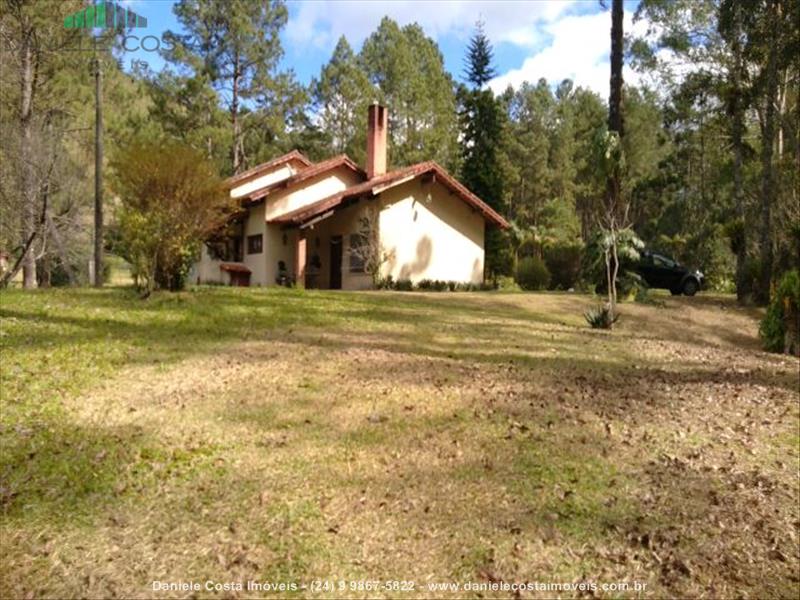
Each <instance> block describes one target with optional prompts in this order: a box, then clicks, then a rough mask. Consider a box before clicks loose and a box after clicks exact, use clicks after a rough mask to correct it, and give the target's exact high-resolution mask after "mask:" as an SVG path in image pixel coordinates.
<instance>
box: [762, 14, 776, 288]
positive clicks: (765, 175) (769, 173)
mask: <svg viewBox="0 0 800 600" xmlns="http://www.w3.org/2000/svg"><path fill="white" fill-rule="evenodd" d="M768 9H769V11H770V21H771V23H772V25H773V28H772V29H773V30H774V28H775V26H777V25H778V18H777V17H778V11H779V5H778V2H777V1H776V0H772V1H771V2H770V3H769V7H768ZM778 38H779V36H778V35H777V32H776V34H775V35H774V36H772V38H771V39H770V42H769V52H768V54H767V65H766V79H765V85H766V89H765V94H764V96H765V99H764V102H765V106H764V129H763V139H762V141H761V231H760V236H759V246H760V251H761V276H760V278H759V286H758V288H759V289H758V290H757V292H758V294H757V297H758V300H759V301H760V302H762V303H767V302H768V301H769V293H770V286H771V284H772V259H773V256H772V205H773V203H774V202H773V200H774V196H775V166H774V164H773V160H772V159H773V153H774V149H773V146H774V144H775V102H776V100H777V94H778Z"/></svg>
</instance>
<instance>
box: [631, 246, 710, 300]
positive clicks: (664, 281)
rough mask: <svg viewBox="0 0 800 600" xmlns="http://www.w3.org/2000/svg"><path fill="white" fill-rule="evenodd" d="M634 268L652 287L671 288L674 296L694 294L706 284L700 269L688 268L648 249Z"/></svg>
mask: <svg viewBox="0 0 800 600" xmlns="http://www.w3.org/2000/svg"><path fill="white" fill-rule="evenodd" d="M634 270H635V271H636V272H637V273H639V275H641V276H642V279H644V280H645V282H647V285H649V286H650V287H651V288H661V289H665V290H669V291H670V292H672V294H673V295H674V296H677V295H678V294H686V295H687V296H694V295H695V294H696V293H697V292H698V290H702V289H703V285H704V284H705V277H704V276H703V274H702V273H701V272H700V271H697V270H694V271H693V270H690V269H687V268H686V267H684V266H682V265H681V264H679V263H678V262H676V261H674V260H672V259H671V258H667V257H666V256H663V255H661V254H655V253H653V252H648V251H645V252H642V255H641V259H640V260H639V262H638V263H637V264H636V266H635V267H634Z"/></svg>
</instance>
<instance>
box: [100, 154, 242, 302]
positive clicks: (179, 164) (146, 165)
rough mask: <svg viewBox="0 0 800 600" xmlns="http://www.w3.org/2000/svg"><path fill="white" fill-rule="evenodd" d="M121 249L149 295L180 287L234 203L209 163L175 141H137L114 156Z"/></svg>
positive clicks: (141, 287) (137, 280)
mask: <svg viewBox="0 0 800 600" xmlns="http://www.w3.org/2000/svg"><path fill="white" fill-rule="evenodd" d="M111 166H112V168H113V170H114V175H115V178H114V182H113V183H114V190H115V192H116V193H117V194H118V195H119V197H120V200H121V203H122V205H121V208H120V211H119V213H118V224H119V250H120V251H121V254H122V256H123V258H125V259H126V260H127V261H128V262H129V263H130V265H131V271H132V274H133V276H134V279H135V281H136V284H137V286H138V287H139V288H140V290H141V291H142V292H144V294H145V295H149V294H150V292H152V291H153V290H154V289H156V288H165V289H169V290H179V289H181V288H183V287H184V285H185V281H186V275H187V274H188V272H189V269H190V268H191V265H192V262H193V261H194V260H195V257H196V256H197V254H198V253H199V250H200V244H201V243H202V241H203V240H204V239H205V238H206V237H207V236H208V235H210V234H211V233H212V232H213V231H215V230H216V229H217V228H219V227H220V226H221V225H222V224H224V222H225V221H226V218H227V215H228V214H229V213H230V211H232V210H233V209H234V205H233V201H232V200H231V199H230V198H229V196H228V194H226V193H225V191H224V190H223V187H222V182H221V180H220V178H219V176H218V174H217V172H216V169H215V168H214V166H213V165H211V163H209V162H208V161H207V160H206V159H205V157H204V155H203V154H202V153H200V152H198V151H197V150H195V149H193V148H190V147H188V146H185V145H183V144H180V143H178V142H174V141H157V140H156V141H151V140H148V141H144V142H134V143H131V144H129V145H127V146H125V147H124V149H122V150H121V151H120V152H119V153H118V154H117V155H116V156H114V158H113V160H112V161H111Z"/></svg>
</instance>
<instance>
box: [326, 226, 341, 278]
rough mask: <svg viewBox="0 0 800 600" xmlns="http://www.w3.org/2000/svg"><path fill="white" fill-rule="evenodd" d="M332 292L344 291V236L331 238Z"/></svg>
mask: <svg viewBox="0 0 800 600" xmlns="http://www.w3.org/2000/svg"><path fill="white" fill-rule="evenodd" d="M329 287H330V288H331V289H332V290H340V289H342V236H340V235H334V236H331V279H330V286H329Z"/></svg>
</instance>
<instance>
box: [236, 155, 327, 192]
mask: <svg viewBox="0 0 800 600" xmlns="http://www.w3.org/2000/svg"><path fill="white" fill-rule="evenodd" d="M311 165H312V163H311V161H310V160H308V158H306V157H305V155H304V154H302V153H301V152H298V151H297V150H293V151H292V152H289V153H288V154H284V155H283V156H279V157H277V158H274V159H272V160H270V161H268V162H265V163H262V164H260V165H258V166H256V167H253V168H252V169H248V170H247V171H244V172H242V173H239V174H238V175H234V176H233V177H230V178H229V179H227V180H226V182H225V183H226V185H227V186H228V188H229V189H230V195H231V198H243V197H245V196H248V195H249V194H251V193H253V192H254V191H256V190H259V189H263V188H265V187H269V186H272V185H275V184H277V183H280V182H281V181H285V180H287V179H289V178H290V177H292V176H294V175H297V174H298V173H300V172H301V171H303V170H304V169H307V168H308V167H310V166H311Z"/></svg>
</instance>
